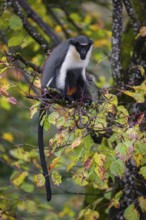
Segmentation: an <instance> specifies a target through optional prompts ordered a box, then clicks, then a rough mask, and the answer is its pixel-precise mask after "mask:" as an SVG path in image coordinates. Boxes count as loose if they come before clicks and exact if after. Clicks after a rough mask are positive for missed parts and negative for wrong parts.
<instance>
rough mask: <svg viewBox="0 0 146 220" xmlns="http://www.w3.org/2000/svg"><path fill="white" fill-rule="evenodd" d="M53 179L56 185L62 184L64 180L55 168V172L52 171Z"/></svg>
mask: <svg viewBox="0 0 146 220" xmlns="http://www.w3.org/2000/svg"><path fill="white" fill-rule="evenodd" d="M51 177H52V180H53V183H54V185H57V186H58V185H60V184H61V182H62V180H61V179H62V176H61V175H60V174H59V173H58V171H56V170H54V171H53V172H52V176H51Z"/></svg>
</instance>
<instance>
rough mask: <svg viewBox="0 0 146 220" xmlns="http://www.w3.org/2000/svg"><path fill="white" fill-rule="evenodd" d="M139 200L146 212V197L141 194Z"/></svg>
mask: <svg viewBox="0 0 146 220" xmlns="http://www.w3.org/2000/svg"><path fill="white" fill-rule="evenodd" d="M138 201H139V206H140V208H141V210H142V212H146V199H145V198H144V197H143V196H140V197H139V198H138Z"/></svg>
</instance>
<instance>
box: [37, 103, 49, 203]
mask: <svg viewBox="0 0 146 220" xmlns="http://www.w3.org/2000/svg"><path fill="white" fill-rule="evenodd" d="M44 114H45V111H44V106H42V105H41V106H40V113H39V124H38V146H39V154H40V161H41V166H42V170H43V175H44V177H45V186H46V196H47V200H48V201H50V200H51V197H52V192H51V186H50V178H49V174H48V169H47V164H46V159H45V154H44V141H43V125H41V124H40V122H41V120H42V117H43V116H44Z"/></svg>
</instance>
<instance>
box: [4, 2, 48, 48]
mask: <svg viewBox="0 0 146 220" xmlns="http://www.w3.org/2000/svg"><path fill="white" fill-rule="evenodd" d="M8 2H9V3H10V4H11V6H12V7H13V9H14V12H15V13H16V14H17V15H18V16H19V17H20V18H21V20H22V22H23V26H24V28H25V29H26V31H27V32H28V33H29V34H30V35H31V37H32V38H33V39H35V40H36V42H38V43H39V44H40V45H41V47H42V48H43V49H44V50H45V51H47V50H48V49H49V48H50V47H49V44H48V42H47V41H46V40H45V39H44V38H43V37H42V36H41V35H40V34H39V33H38V31H37V30H36V28H35V27H33V26H32V25H31V24H30V23H29V22H28V20H27V17H26V16H25V15H24V13H23V12H22V9H21V6H20V5H19V3H18V1H17V0H16V1H12V0H8Z"/></svg>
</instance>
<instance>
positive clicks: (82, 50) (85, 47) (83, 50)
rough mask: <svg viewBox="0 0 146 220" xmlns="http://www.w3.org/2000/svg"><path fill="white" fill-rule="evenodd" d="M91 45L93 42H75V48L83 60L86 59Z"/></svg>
mask: <svg viewBox="0 0 146 220" xmlns="http://www.w3.org/2000/svg"><path fill="white" fill-rule="evenodd" d="M90 47H91V44H80V43H78V42H77V43H76V44H75V48H76V50H77V52H78V53H79V55H80V58H81V60H85V59H86V56H87V53H88V51H89V49H90Z"/></svg>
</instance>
